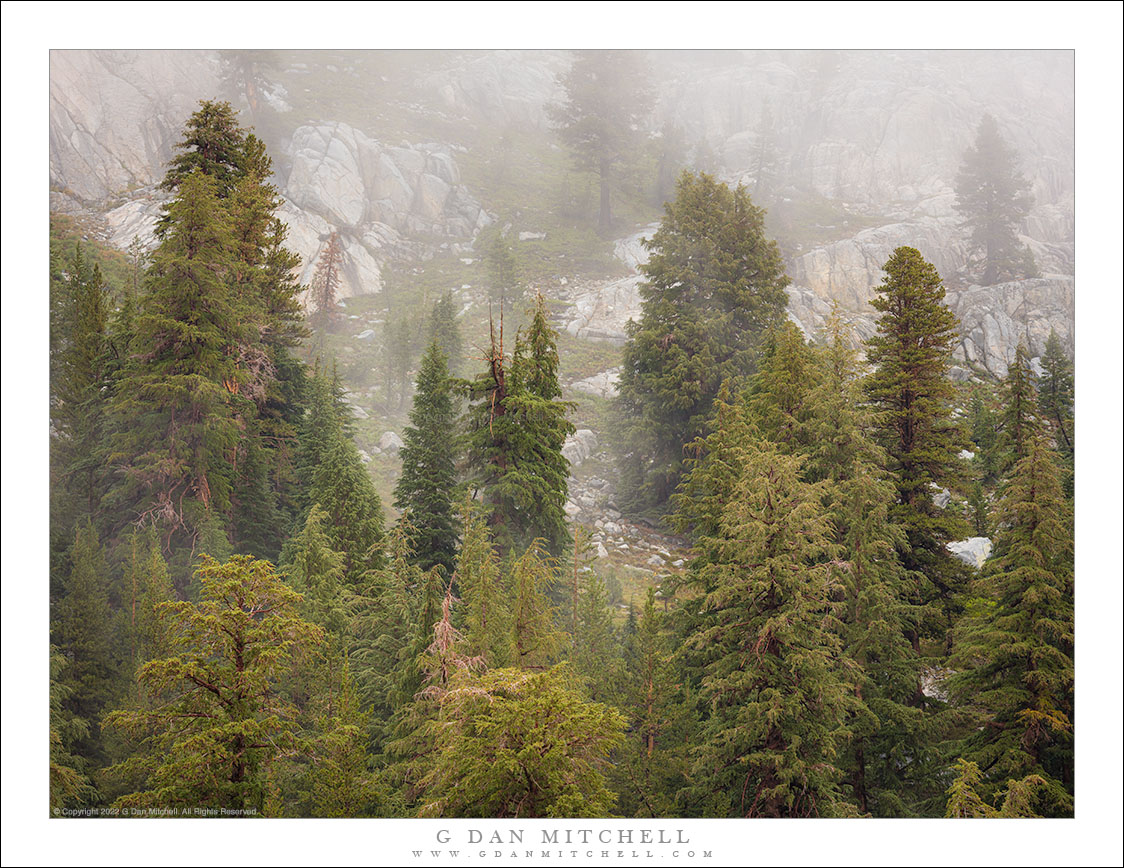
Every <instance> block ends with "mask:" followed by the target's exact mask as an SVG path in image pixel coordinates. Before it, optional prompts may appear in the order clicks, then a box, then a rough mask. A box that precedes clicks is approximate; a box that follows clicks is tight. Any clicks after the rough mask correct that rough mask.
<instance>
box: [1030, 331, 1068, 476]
mask: <svg viewBox="0 0 1124 868" xmlns="http://www.w3.org/2000/svg"><path fill="white" fill-rule="evenodd" d="M1038 403H1039V406H1040V407H1041V408H1042V415H1043V416H1044V417H1045V418H1046V419H1047V420H1048V421H1049V423H1050V425H1052V426H1053V429H1054V432H1055V434H1056V438H1057V441H1058V449H1059V451H1060V452H1061V453H1062V454H1063V455H1065V456H1067V457H1068V458H1069V459H1070V461H1072V460H1073V453H1074V448H1073V363H1072V362H1071V361H1070V360H1069V357H1068V356H1066V354H1065V350H1063V349H1062V342H1061V341H1060V340H1059V339H1058V335H1057V332H1055V331H1054V330H1053V329H1051V330H1050V337H1049V339H1048V340H1047V341H1046V351H1045V352H1044V353H1043V354H1042V379H1041V381H1040V382H1039V384H1038Z"/></svg>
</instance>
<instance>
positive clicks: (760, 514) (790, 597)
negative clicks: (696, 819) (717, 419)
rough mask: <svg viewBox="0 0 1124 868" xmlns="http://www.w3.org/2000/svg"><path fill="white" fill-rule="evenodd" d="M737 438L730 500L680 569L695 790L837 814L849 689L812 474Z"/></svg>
mask: <svg viewBox="0 0 1124 868" xmlns="http://www.w3.org/2000/svg"><path fill="white" fill-rule="evenodd" d="M739 448H740V450H741V453H742V461H743V462H744V463H743V469H742V472H741V474H740V475H739V478H738V481H737V483H736V484H735V486H734V497H733V498H732V499H731V500H730V501H729V503H728V506H727V507H726V508H725V509H724V510H723V513H722V516H721V519H720V523H719V528H718V535H717V536H713V537H704V538H701V539H698V540H697V542H696V551H697V557H696V559H695V561H694V562H693V564H692V568H691V576H690V578H689V580H688V583H689V587H690V588H691V590H692V591H693V592H694V595H695V596H694V599H693V600H692V602H691V604H690V606H691V611H692V612H697V614H695V615H694V616H693V618H691V622H692V623H691V629H690V631H689V633H688V634H687V635H686V636H684V637H683V638H684V642H685V643H686V646H687V648H688V650H689V652H690V654H691V655H692V657H693V658H694V660H695V663H694V665H695V666H696V667H697V669H698V671H699V672H700V674H701V678H700V682H699V699H700V702H701V703H702V705H703V707H704V709H705V720H704V723H703V730H702V743H701V744H700V745H699V746H698V748H697V750H696V752H695V761H694V778H695V780H697V781H700V782H701V781H704V780H705V781H706V785H705V788H706V790H707V792H705V793H702V792H695V793H694V795H695V797H697V798H700V799H701V800H708V801H710V802H711V804H710V808H709V812H715V813H720V814H726V815H731V816H745V817H782V816H834V815H845V814H848V813H851V812H853V810H854V809H853V808H852V807H850V806H848V805H847V804H846V803H845V802H844V800H843V798H842V794H841V792H840V788H839V779H840V777H841V770H840V768H839V761H838V754H839V752H840V751H841V749H842V747H843V744H844V742H845V740H846V738H847V737H848V735H849V733H848V732H847V730H846V727H845V723H846V720H847V716H848V713H849V712H850V711H851V710H852V708H853V706H855V704H856V700H855V699H854V697H853V695H852V693H851V691H850V689H849V685H848V683H847V680H846V678H845V676H844V673H843V664H842V661H841V659H840V652H841V647H840V642H839V639H838V638H837V637H838V626H837V625H838V621H837V619H836V614H837V610H838V606H837V605H836V604H834V603H833V602H832V599H833V597H834V595H835V593H836V592H837V588H836V581H835V579H834V577H833V567H832V566H831V565H830V564H829V563H826V562H825V559H827V558H831V557H834V555H835V548H834V546H833V545H832V543H831V539H830V524H829V521H828V516H827V515H826V514H825V512H824V510H823V507H822V505H821V502H820V499H821V497H822V490H821V489H822V485H821V486H813V485H809V484H807V483H804V482H802V481H800V479H799V467H800V463H801V460H800V459H799V458H796V457H787V456H784V455H782V454H780V453H779V452H778V451H777V450H776V448H775V447H774V446H772V445H771V444H769V443H768V442H766V441H750V442H745V443H742V444H740V445H739ZM703 472H704V473H705V470H704V471H703ZM692 475H693V474H692ZM813 707H814V708H815V710H816V711H815V714H809V713H808V709H809V708H813ZM698 789H699V787H698V785H696V787H695V790H698ZM719 793H722V794H725V795H718V794H719ZM715 798H717V799H718V801H717V802H715V801H714V799H715Z"/></svg>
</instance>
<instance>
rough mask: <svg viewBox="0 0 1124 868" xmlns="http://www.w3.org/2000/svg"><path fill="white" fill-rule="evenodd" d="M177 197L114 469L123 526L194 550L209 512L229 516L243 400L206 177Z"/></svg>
mask: <svg viewBox="0 0 1124 868" xmlns="http://www.w3.org/2000/svg"><path fill="white" fill-rule="evenodd" d="M179 191H180V195H179V197H178V198H177V199H176V200H175V201H174V202H173V203H172V204H171V205H170V206H169V210H168V216H169V218H170V223H169V226H168V229H167V232H166V234H165V236H164V240H163V243H162V244H161V245H160V247H159V248H158V249H157V251H156V252H155V253H154V254H153V262H152V266H151V268H150V269H149V273H148V279H147V280H148V286H147V293H146V295H145V296H144V298H143V299H142V302H141V311H140V314H139V316H138V317H137V322H136V331H137V337H136V340H135V341H134V350H133V357H132V358H131V359H130V361H129V363H128V364H127V366H126V368H125V370H124V372H123V374H122V377H121V379H120V381H119V383H118V386H117V389H116V392H115V395H114V402H113V407H112V412H113V413H114V416H115V422H116V426H117V431H118V433H117V434H116V436H115V439H114V441H113V445H112V447H111V449H112V451H111V454H110V464H111V467H113V469H115V470H116V472H117V473H118V475H119V479H120V485H119V489H118V492H117V497H118V498H119V501H120V502H121V505H122V506H124V507H125V509H124V517H125V519H126V520H129V521H134V522H138V523H154V524H156V525H158V526H159V527H160V528H161V530H162V532H163V533H164V536H165V539H166V540H168V541H173V545H174V546H175V547H176V548H187V549H191V548H192V547H193V546H192V544H193V542H194V541H195V539H196V538H197V536H198V534H199V529H200V527H201V525H202V523H203V521H204V519H205V518H206V517H207V515H208V514H209V513H211V512H214V513H216V514H217V515H219V516H224V517H225V516H226V515H227V514H228V512H229V509H230V502H231V501H230V498H231V492H232V489H233V483H234V479H233V477H234V474H233V469H232V468H233V464H232V459H233V456H234V454H235V452H236V450H237V447H238V444H239V441H240V439H241V436H242V435H241V430H240V426H239V424H238V420H237V413H238V412H239V411H241V410H242V409H243V408H244V404H243V402H244V401H245V399H243V398H241V397H240V396H239V395H238V394H237V393H238V388H237V384H238V383H239V382H240V381H241V377H242V373H241V372H240V371H239V369H238V367H237V365H236V364H235V360H234V358H233V357H232V355H231V353H230V352H229V350H230V348H231V347H232V346H233V345H235V344H237V343H238V341H239V339H240V338H241V337H242V335H241V334H239V331H240V329H241V326H240V325H239V323H238V319H237V315H238V309H237V306H236V304H235V299H234V298H233V296H232V294H231V293H230V291H229V288H228V285H227V283H226V279H227V278H229V275H230V271H231V269H232V268H233V255H232V246H231V241H232V239H231V234H230V226H229V221H228V220H227V219H226V215H225V212H224V211H223V210H222V209H221V208H220V207H219V205H218V200H217V196H216V190H215V183H214V182H213V181H212V180H211V179H210V177H209V176H207V175H204V174H202V173H200V172H196V173H194V174H192V175H189V176H188V177H186V178H185V179H184V180H183V181H182V183H181V184H180V185H179ZM166 545H167V543H166ZM168 548H169V550H170V549H171V548H172V545H168Z"/></svg>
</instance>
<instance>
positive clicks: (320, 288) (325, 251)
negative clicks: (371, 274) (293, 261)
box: [309, 232, 342, 331]
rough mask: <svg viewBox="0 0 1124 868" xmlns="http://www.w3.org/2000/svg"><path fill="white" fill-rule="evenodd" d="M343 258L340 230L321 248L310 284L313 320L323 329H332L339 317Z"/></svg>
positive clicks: (317, 326)
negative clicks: (338, 302) (337, 296)
mask: <svg viewBox="0 0 1124 868" xmlns="http://www.w3.org/2000/svg"><path fill="white" fill-rule="evenodd" d="M341 258H342V256H341V250H340V236H339V233H338V232H333V233H332V234H331V235H329V236H328V240H327V241H326V242H325V243H324V246H323V248H322V249H321V250H320V255H319V257H318V258H317V260H316V273H315V274H314V275H313V276H312V284H311V285H310V286H309V301H311V302H312V304H313V305H314V307H315V308H316V312H315V313H314V314H313V315H312V322H313V324H314V325H315V326H316V328H318V329H320V330H321V331H327V330H329V329H331V328H332V326H333V325H335V323H336V321H337V320H338V319H339V309H338V308H337V307H336V293H337V292H338V291H339V287H340V265H341Z"/></svg>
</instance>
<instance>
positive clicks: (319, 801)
mask: <svg viewBox="0 0 1124 868" xmlns="http://www.w3.org/2000/svg"><path fill="white" fill-rule="evenodd" d="M369 718H370V714H369V713H366V712H364V711H362V710H361V709H360V707H359V699H358V697H357V695H356V691H355V686H354V684H353V682H352V678H351V672H350V666H349V664H348V661H347V659H346V657H345V658H344V662H343V667H342V669H341V671H340V678H339V696H338V699H337V700H336V701H335V703H334V704H333V707H332V709H331V712H330V713H328V714H326V715H324V716H323V717H322V718H321V720H320V722H319V727H318V728H319V730H320V735H319V737H318V739H317V741H316V744H315V745H314V747H313V762H312V766H311V768H310V770H309V781H308V785H309V791H310V795H311V800H312V815H313V816H315V817H379V816H385V814H384V813H383V811H382V810H380V808H381V807H382V804H383V799H382V796H383V793H382V790H381V787H380V786H379V784H378V781H377V778H376V776H375V774H374V773H373V772H372V771H371V769H370V758H369V756H368V754H367V733H368V727H369Z"/></svg>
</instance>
